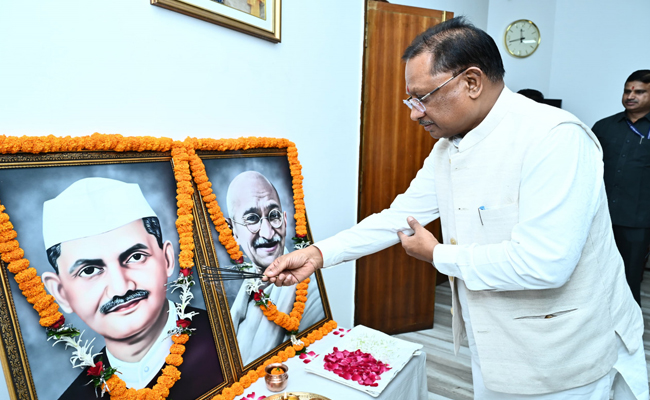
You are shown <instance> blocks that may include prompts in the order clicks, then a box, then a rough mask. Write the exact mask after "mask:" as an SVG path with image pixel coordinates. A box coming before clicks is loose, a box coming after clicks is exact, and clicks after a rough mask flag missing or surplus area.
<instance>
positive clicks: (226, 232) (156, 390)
mask: <svg viewBox="0 0 650 400" xmlns="http://www.w3.org/2000/svg"><path fill="white" fill-rule="evenodd" d="M254 148H286V149H287V158H288V161H289V168H290V171H291V176H292V188H293V192H294V207H295V211H296V212H295V214H294V218H295V220H296V235H297V236H298V237H305V236H306V235H307V227H306V225H307V224H306V216H305V204H304V192H303V189H302V180H303V176H302V175H301V171H302V168H301V166H300V163H299V161H298V151H297V149H296V147H295V144H294V143H293V142H290V141H289V140H286V139H271V138H255V137H251V138H240V139H222V140H214V139H190V138H188V139H186V140H185V142H184V143H179V142H175V141H173V140H172V139H169V138H154V137H146V136H145V137H124V136H122V135H106V134H99V133H94V134H92V135H90V136H82V137H70V136H66V137H56V136H53V135H49V136H45V137H28V136H23V137H13V136H4V135H0V153H3V154H16V153H32V154H38V153H51V152H77V151H116V152H128V151H137V152H142V151H158V152H168V151H171V154H172V159H173V161H174V177H175V178H176V181H177V196H176V200H177V207H178V210H177V216H178V218H177V220H176V228H177V231H178V235H179V245H180V248H181V252H180V254H179V265H180V267H181V269H189V270H191V268H193V266H194V237H193V216H192V207H193V204H194V203H193V201H192V195H193V192H194V190H193V187H192V183H191V181H192V179H194V182H195V183H196V185H197V189H198V190H199V192H200V193H201V196H202V199H203V201H204V202H205V204H206V206H207V208H208V212H209V214H210V217H211V219H212V221H213V222H214V224H215V227H216V228H217V230H218V232H219V241H220V242H221V243H222V244H223V245H224V246H225V247H226V249H227V251H228V253H229V254H230V257H231V258H232V259H233V260H240V259H242V257H243V253H242V252H241V250H240V249H239V246H238V245H237V243H236V242H235V240H234V238H233V237H232V231H230V229H229V228H228V225H227V224H226V222H225V218H224V217H223V213H222V212H221V210H220V208H219V206H218V204H217V202H216V195H215V194H214V193H213V192H212V184H211V183H210V182H209V179H208V177H207V174H206V173H205V166H204V165H203V162H202V161H201V159H200V158H199V157H198V156H197V155H196V153H195V150H217V151H229V150H247V149H254ZM190 169H191V172H192V173H191V174H190ZM4 211H5V207H4V206H3V205H2V204H0V258H1V259H2V260H3V261H4V262H5V263H7V269H8V270H9V271H10V272H11V273H13V274H14V279H15V280H16V282H17V283H18V284H19V288H20V290H21V291H22V293H23V295H24V296H25V298H26V299H27V301H28V302H29V303H30V304H33V306H34V309H35V310H36V311H37V312H38V313H39V316H40V320H39V323H40V325H42V326H43V327H46V328H48V327H52V326H57V324H58V323H60V321H61V319H62V317H63V314H62V313H61V312H59V311H58V310H59V306H58V304H57V303H56V302H55V301H54V298H53V297H52V296H51V295H49V294H48V293H47V292H46V291H45V287H44V284H43V282H42V281H41V278H40V276H38V274H37V272H36V270H35V269H34V268H31V267H30V266H29V260H27V259H26V258H24V251H23V249H22V248H20V245H19V242H18V240H16V238H17V237H18V233H17V232H16V231H15V230H14V226H13V224H12V223H11V221H10V218H9V215H8V214H7V213H5V212H4ZM308 284H309V280H305V281H303V282H301V283H300V284H299V285H298V286H297V287H296V302H295V303H294V308H293V310H292V311H291V313H290V314H289V315H286V314H284V313H280V312H278V311H277V308H276V309H275V312H273V308H274V307H275V306H274V305H273V304H272V303H270V304H269V305H268V307H264V308H265V309H266V311H267V312H268V313H269V314H273V317H274V319H276V320H278V319H279V320H280V322H281V323H282V324H283V325H281V326H283V327H285V329H288V328H294V327H295V329H291V330H297V329H298V327H299V324H300V319H301V318H302V312H303V311H304V307H305V302H306V300H307V297H306V296H307V288H308ZM301 285H302V286H301ZM335 328H336V322H335V321H328V322H327V323H325V324H324V325H323V326H322V327H321V328H320V329H318V330H315V331H312V332H311V333H309V334H308V335H307V336H305V337H303V338H302V339H301V341H302V344H294V345H290V346H288V347H287V348H285V349H283V350H280V351H279V352H278V353H277V355H276V356H273V357H272V358H271V359H269V360H266V362H265V363H264V364H263V365H261V366H259V367H258V368H257V369H256V370H251V371H249V372H248V373H247V374H246V375H244V376H243V377H242V378H241V379H240V380H239V382H236V383H235V384H233V385H232V386H231V387H229V388H225V389H224V390H223V391H222V393H221V394H219V395H217V396H215V397H213V400H232V399H234V397H235V396H236V395H239V394H242V393H243V391H244V389H246V388H248V387H249V386H250V385H251V384H253V383H254V382H255V381H256V380H257V379H259V378H261V377H263V376H264V375H265V372H264V367H265V366H266V365H268V364H269V363H271V362H273V361H275V362H278V361H286V360H287V359H288V358H291V357H294V356H295V355H296V352H297V351H301V350H303V349H304V348H305V347H306V346H308V345H309V344H310V343H313V342H314V341H315V340H319V339H321V338H322V337H323V335H324V334H327V333H329V332H331V331H332V330H333V329H335ZM288 330H289V329H288ZM188 340H189V336H188V335H187V334H181V335H174V336H172V341H173V342H174V344H173V345H172V346H171V348H170V354H169V355H168V356H167V358H166V363H167V365H166V366H165V367H164V368H163V369H162V375H161V376H160V377H159V378H158V379H157V381H156V384H155V385H154V387H153V389H150V388H144V389H139V390H135V389H132V388H127V387H126V384H125V383H124V381H123V380H122V379H120V378H119V376H118V375H117V374H113V375H112V376H111V377H110V378H109V379H108V380H107V381H106V382H105V384H104V385H103V389H105V390H107V391H108V393H109V394H110V398H111V400H134V399H147V400H148V399H155V400H161V399H165V398H167V396H168V395H169V390H170V389H171V388H172V387H173V386H174V384H175V383H176V382H177V381H178V380H179V379H180V377H181V373H180V371H179V370H178V368H177V366H179V365H181V364H182V362H183V359H182V354H183V353H184V352H185V346H184V344H185V343H187V341H188Z"/></svg>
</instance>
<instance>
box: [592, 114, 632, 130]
mask: <svg viewBox="0 0 650 400" xmlns="http://www.w3.org/2000/svg"><path fill="white" fill-rule="evenodd" d="M624 116H625V111H621V112H618V113H616V114H612V115H610V116H609V117H605V118H603V119H601V120H598V121H597V122H596V123H595V124H594V129H596V130H597V129H598V128H605V127H607V126H609V125H612V124H614V123H617V122H618V121H620V120H621V119H622V118H623V117H624Z"/></svg>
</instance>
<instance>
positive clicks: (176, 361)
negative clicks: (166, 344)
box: [165, 354, 183, 367]
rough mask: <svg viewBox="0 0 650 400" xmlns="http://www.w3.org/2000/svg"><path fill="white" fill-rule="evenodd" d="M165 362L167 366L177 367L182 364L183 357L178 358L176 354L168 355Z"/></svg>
mask: <svg viewBox="0 0 650 400" xmlns="http://www.w3.org/2000/svg"><path fill="white" fill-rule="evenodd" d="M165 362H166V363H167V364H169V365H173V366H175V367H178V366H180V365H181V364H182V363H183V357H181V356H179V355H178V354H170V355H168V356H167V358H165Z"/></svg>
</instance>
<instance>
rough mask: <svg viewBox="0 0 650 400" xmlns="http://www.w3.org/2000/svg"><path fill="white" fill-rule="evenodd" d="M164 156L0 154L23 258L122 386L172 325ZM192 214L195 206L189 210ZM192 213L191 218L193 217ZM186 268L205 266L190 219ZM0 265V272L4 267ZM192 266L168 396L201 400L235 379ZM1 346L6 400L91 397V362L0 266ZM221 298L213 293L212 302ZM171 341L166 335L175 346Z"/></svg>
mask: <svg viewBox="0 0 650 400" xmlns="http://www.w3.org/2000/svg"><path fill="white" fill-rule="evenodd" d="M172 164H173V163H172V156H171V154H170V152H153V151H151V152H148V151H143V152H122V153H120V152H113V151H92V152H91V151H88V152H70V153H42V154H33V155H32V154H17V155H7V154H5V155H0V201H1V202H2V204H3V206H4V207H6V212H7V213H8V215H9V216H10V218H11V223H12V224H13V228H14V229H15V231H16V232H17V234H18V237H17V240H19V241H20V247H21V248H22V249H23V250H24V257H25V258H26V259H28V260H29V261H30V266H31V267H33V268H35V269H36V270H37V273H38V276H40V277H41V279H42V282H43V284H44V287H45V290H46V291H47V293H49V294H50V295H52V296H54V298H55V300H56V302H57V304H58V305H59V310H60V311H61V312H62V313H63V315H64V317H65V321H66V323H71V324H73V325H74V326H75V327H76V328H78V329H79V331H81V332H82V334H81V340H82V342H84V343H90V344H91V345H92V347H93V350H92V351H91V353H92V355H93V358H94V360H95V361H94V362H98V360H99V361H102V362H103V365H104V367H106V366H110V367H111V368H116V369H117V371H118V374H119V375H118V376H119V378H121V379H122V380H123V381H124V382H125V383H126V386H127V387H128V388H134V389H141V388H145V387H152V385H153V384H155V382H156V381H157V380H158V382H160V380H159V378H160V377H161V373H162V372H161V369H162V368H163V367H165V365H166V362H167V361H166V357H167V356H169V355H170V348H171V347H170V345H171V346H173V343H172V342H171V338H170V336H171V335H170V334H169V332H170V331H173V330H174V329H176V328H177V327H179V326H181V325H179V321H180V319H179V318H181V317H180V316H178V315H177V314H178V313H179V312H181V311H178V307H177V304H178V302H179V296H178V292H173V293H172V291H171V289H170V288H169V286H170V285H169V284H170V283H171V282H173V281H175V280H176V279H177V277H179V276H180V275H179V259H178V255H179V252H180V250H179V248H180V245H179V234H178V231H177V229H176V226H175V224H176V220H177V200H176V196H177V182H176V179H175V176H174V169H173V165H172ZM195 211H196V210H195ZM194 219H195V220H198V218H197V217H195V218H194ZM193 232H194V233H193V235H194V243H196V247H195V250H194V263H195V265H204V264H206V263H208V261H207V260H206V259H205V255H206V254H208V253H210V251H209V250H208V249H206V248H204V247H203V246H202V243H206V242H207V241H206V240H204V239H203V238H202V236H203V235H206V232H205V229H201V227H199V226H198V225H196V223H195V227H194V229H193ZM3 267H6V265H5V263H3ZM199 272H200V271H199V269H198V268H194V269H193V274H194V281H195V282H197V283H199V284H196V285H194V286H192V288H191V290H192V292H191V293H192V295H193V299H192V300H191V301H190V302H189V304H188V305H187V306H186V307H185V308H184V310H185V311H186V312H188V310H189V312H191V313H192V314H193V317H192V318H191V327H192V328H193V329H195V330H194V331H193V333H192V335H191V336H190V339H189V340H188V341H187V343H186V344H185V346H186V347H185V349H184V354H182V359H183V362H182V364H180V365H178V366H177V368H178V371H180V373H181V374H182V376H181V379H180V380H178V381H176V382H175V383H174V384H173V386H172V387H171V389H170V390H169V398H173V399H174V400H183V399H207V398H211V397H212V396H214V395H215V394H216V393H218V392H219V391H220V390H222V389H223V388H224V387H226V386H229V385H232V384H233V383H234V382H235V377H236V374H237V372H236V369H235V367H234V365H233V363H232V361H231V359H232V356H231V351H230V348H229V344H228V339H227V338H226V336H227V335H228V333H226V330H225V326H226V324H225V323H224V320H225V319H227V321H228V323H230V322H229V321H230V317H229V314H228V311H227V310H225V311H224V310H221V309H220V306H219V302H220V301H219V299H218V297H219V296H220V294H219V292H218V290H217V289H216V288H215V287H214V285H212V284H206V283H204V282H203V280H202V279H201V276H197V274H198V273H199ZM0 275H1V276H0V278H1V282H2V287H1V288H0V327H1V328H0V338H1V339H2V346H0V352H1V353H2V355H3V356H4V357H2V358H3V360H2V362H3V367H4V368H3V369H4V372H5V376H6V380H7V384H8V387H9V392H10V396H11V397H12V398H13V399H36V398H39V399H65V400H67V399H70V400H73V399H75V400H76V399H81V398H84V399H86V398H94V397H95V395H96V394H95V393H96V389H95V387H94V385H93V384H90V385H87V383H88V382H89V381H90V380H91V378H92V377H91V376H89V375H91V372H92V371H91V369H89V368H73V367H72V365H71V357H72V351H71V349H69V348H66V347H65V346H64V345H63V344H56V345H53V341H48V340H47V336H46V335H45V332H44V329H43V328H42V327H41V326H39V315H38V314H37V313H36V312H34V310H33V309H32V305H31V304H29V303H28V302H27V300H26V298H25V297H24V296H23V295H22V294H21V289H20V288H19V287H18V284H17V283H16V281H15V280H14V279H13V277H12V275H11V273H8V272H7V268H2V272H1V274H0ZM223 301H225V300H222V302H223ZM174 343H176V342H174Z"/></svg>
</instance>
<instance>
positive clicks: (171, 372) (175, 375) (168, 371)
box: [162, 365, 181, 382]
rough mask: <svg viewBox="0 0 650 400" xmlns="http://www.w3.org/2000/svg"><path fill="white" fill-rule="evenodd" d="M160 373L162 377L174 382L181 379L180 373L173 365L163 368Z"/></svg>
mask: <svg viewBox="0 0 650 400" xmlns="http://www.w3.org/2000/svg"><path fill="white" fill-rule="evenodd" d="M162 373H163V375H166V376H168V377H170V378H172V379H173V380H174V382H176V381H177V380H179V379H181V372H180V371H179V370H178V368H176V367H174V366H173V365H168V366H166V367H165V368H163V370H162Z"/></svg>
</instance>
